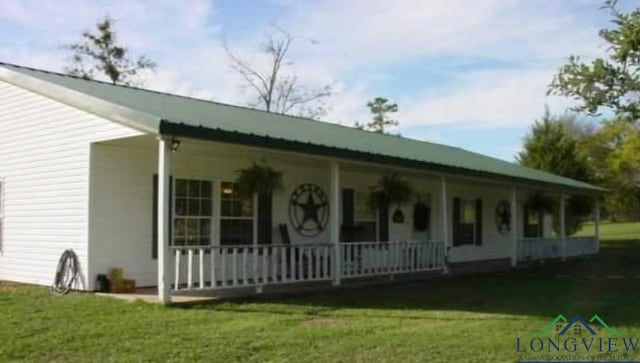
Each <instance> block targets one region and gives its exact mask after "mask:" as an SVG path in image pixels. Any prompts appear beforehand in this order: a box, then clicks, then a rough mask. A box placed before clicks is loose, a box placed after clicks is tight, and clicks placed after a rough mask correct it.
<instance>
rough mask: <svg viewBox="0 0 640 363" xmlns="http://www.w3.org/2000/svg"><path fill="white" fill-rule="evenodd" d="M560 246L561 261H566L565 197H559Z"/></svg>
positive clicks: (562, 195)
mask: <svg viewBox="0 0 640 363" xmlns="http://www.w3.org/2000/svg"><path fill="white" fill-rule="evenodd" d="M560 246H561V257H562V261H564V260H566V259H567V226H566V222H565V196H564V194H561V195H560Z"/></svg>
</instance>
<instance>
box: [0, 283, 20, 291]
mask: <svg viewBox="0 0 640 363" xmlns="http://www.w3.org/2000/svg"><path fill="white" fill-rule="evenodd" d="M18 286H19V285H18V284H16V283H14V282H8V281H0V291H8V292H12V291H15V290H17V289H18Z"/></svg>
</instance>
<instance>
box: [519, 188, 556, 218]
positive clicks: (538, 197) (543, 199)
mask: <svg viewBox="0 0 640 363" xmlns="http://www.w3.org/2000/svg"><path fill="white" fill-rule="evenodd" d="M525 204H526V206H527V207H528V208H531V209H532V210H536V211H541V212H544V213H553V212H554V211H555V209H556V208H557V202H556V201H555V200H553V199H552V198H550V197H548V196H546V195H544V194H542V193H539V192H535V193H532V194H530V195H529V197H528V198H527V200H526V202H525Z"/></svg>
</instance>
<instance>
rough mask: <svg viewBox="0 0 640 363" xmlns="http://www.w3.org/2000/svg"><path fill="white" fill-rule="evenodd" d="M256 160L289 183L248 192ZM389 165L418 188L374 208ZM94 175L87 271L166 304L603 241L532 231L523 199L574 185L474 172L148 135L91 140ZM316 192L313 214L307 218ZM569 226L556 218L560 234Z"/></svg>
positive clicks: (403, 273)
mask: <svg viewBox="0 0 640 363" xmlns="http://www.w3.org/2000/svg"><path fill="white" fill-rule="evenodd" d="M259 160H262V161H266V162H267V163H269V165H272V166H273V167H274V168H277V169H279V170H283V171H284V180H285V183H284V184H285V185H284V189H283V190H282V191H280V192H278V193H274V194H273V195H272V196H270V197H269V198H263V196H259V195H254V196H253V198H249V199H242V198H240V197H239V196H238V194H237V193H236V190H235V188H236V186H235V185H234V180H235V178H236V174H237V173H236V172H237V170H239V169H240V168H242V167H245V166H246V165H250V164H251V163H252V162H253V161H259ZM389 170H391V171H393V172H397V173H398V174H399V175H401V176H402V177H403V178H406V179H407V180H409V181H410V182H411V184H412V185H413V187H414V196H413V197H412V199H411V201H410V202H409V203H407V204H406V205H402V206H393V207H391V208H389V209H388V210H375V211H372V210H368V208H367V207H366V203H364V202H363V201H364V199H365V198H366V196H367V195H368V194H369V193H370V191H371V186H372V185H374V184H376V182H377V180H379V178H380V175H382V174H383V173H385V172H386V171H389ZM92 176H93V178H92V185H91V195H92V209H91V213H90V215H91V224H90V226H91V228H90V245H91V246H92V247H91V248H90V252H91V256H90V261H91V263H90V270H91V274H92V275H95V274H97V273H105V272H106V270H108V268H109V267H112V266H121V267H124V270H125V274H126V275H128V276H129V277H131V278H133V279H135V280H136V281H137V282H138V285H139V286H143V287H144V286H150V287H151V286H153V290H152V291H153V292H154V293H157V299H158V300H159V301H161V302H162V303H171V302H172V301H174V302H176V301H181V299H184V298H185V296H197V297H203V298H207V297H208V298H212V297H219V296H225V295H228V294H231V295H233V294H235V293H236V292H237V293H240V292H242V293H243V294H245V295H246V294H248V293H263V292H269V291H274V290H275V291H278V290H284V291H296V290H304V289H308V288H313V287H317V286H324V287H325V288H327V287H330V286H334V287H335V286H344V287H346V286H350V285H351V284H357V283H360V282H363V281H378V282H380V281H388V280H393V279H402V278H405V277H411V276H429V277H433V276H442V275H446V274H448V273H450V272H451V269H454V270H455V268H456V266H458V265H469V266H472V265H474V264H479V263H483V262H492V263H494V262H497V263H499V264H501V265H502V266H506V267H507V268H508V267H509V266H512V267H513V266H516V265H518V264H520V263H525V262H528V261H533V260H537V259H549V258H556V257H557V258H569V257H576V256H582V255H588V254H592V253H594V251H596V252H597V246H598V238H597V236H593V237H592V238H582V239H571V238H567V237H566V233H562V232H557V233H550V232H549V230H551V229H552V228H551V226H550V225H548V223H547V222H544V224H545V225H547V227H545V228H542V226H540V228H539V231H540V234H539V235H538V236H537V237H530V234H529V233H527V232H526V230H527V228H529V227H531V226H528V225H527V223H526V221H525V217H526V216H530V213H528V212H527V206H526V205H525V204H526V199H527V196H528V195H529V194H530V193H533V192H540V191H543V192H545V193H548V194H549V195H553V197H554V198H559V199H558V200H562V201H565V200H566V198H567V197H568V196H569V195H571V193H572V192H574V191H573V190H571V189H570V188H562V187H557V186H556V187H554V186H548V185H542V184H535V183H525V182H522V181H509V180H500V179H495V178H488V177H483V176H479V175H476V174H474V173H466V174H465V173H453V172H451V171H444V170H439V169H437V168H434V169H433V170H431V169H428V168H421V169H418V168H412V167H409V166H408V165H406V166H405V165H401V164H400V165H391V164H388V163H381V162H378V161H375V160H371V161H366V160H353V159H345V158H336V157H327V156H321V155H312V154H305V153H298V152H288V151H283V150H273V149H268V148H264V147H258V146H248V145H235V144H230V143H226V142H217V141H212V140H200V139H193V138H189V137H184V136H180V137H178V136H166V137H161V138H158V139H156V138H155V137H153V136H152V135H142V136H136V137H131V138H126V139H119V140H111V141H107V142H102V143H98V144H94V145H93V146H92ZM594 196H595V195H594ZM310 198H311V200H312V202H311V203H312V204H314V205H315V206H316V207H317V209H316V210H315V212H316V213H317V215H316V216H314V218H317V219H318V221H314V222H312V221H306V220H305V218H306V217H308V216H305V206H306V203H309V200H310ZM418 204H421V205H423V206H424V207H425V208H426V211H427V212H426V213H425V212H424V210H423V211H422V212H420V213H419V212H418V211H417V209H416V205H418ZM563 205H564V204H563V203H560V206H563ZM561 208H564V207H561ZM398 211H400V214H401V215H402V218H395V217H396V216H395V214H396V213H398ZM558 213H560V214H561V215H564V211H560V210H558ZM505 215H506V217H505ZM595 215H596V216H597V209H596V212H595ZM418 219H422V222H424V223H420V225H421V227H420V226H418V225H417V224H416V220H418ZM548 219H550V218H549V216H541V217H540V218H539V220H544V221H546V220H548ZM105 220H109V221H111V222H110V223H111V225H105V223H104V222H103V221H105ZM159 221H166V222H165V223H159ZM151 222H153V223H151ZM563 223H564V222H563V221H562V219H560V226H553V227H555V229H556V230H558V231H564V226H563V225H562V224H563ZM149 224H151V225H152V226H153V227H152V228H149V229H146V228H144V227H142V228H141V226H144V225H149ZM106 227H109V228H108V229H107V228H106ZM147 231H148V232H149V233H147ZM525 236H527V237H526V238H525ZM146 241H150V242H151V243H150V244H148V243H147V242H146ZM149 247H151V248H149ZM472 271H474V270H473V269H472ZM149 291H151V290H146V292H147V293H146V294H145V296H148V295H149ZM152 294H153V293H152ZM178 296H180V298H177V297H178ZM174 297H175V298H176V299H177V300H172V299H173V298H174Z"/></svg>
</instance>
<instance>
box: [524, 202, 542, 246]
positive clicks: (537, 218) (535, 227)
mask: <svg viewBox="0 0 640 363" xmlns="http://www.w3.org/2000/svg"><path fill="white" fill-rule="evenodd" d="M542 216H543V213H542V212H541V211H539V210H536V209H535V208H531V207H525V209H524V215H523V217H524V236H525V237H527V238H539V237H542Z"/></svg>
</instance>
